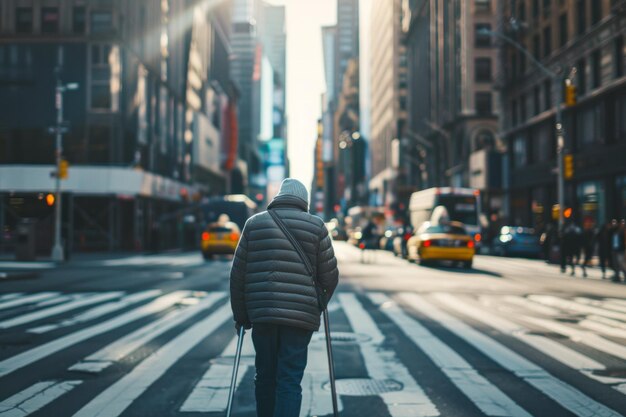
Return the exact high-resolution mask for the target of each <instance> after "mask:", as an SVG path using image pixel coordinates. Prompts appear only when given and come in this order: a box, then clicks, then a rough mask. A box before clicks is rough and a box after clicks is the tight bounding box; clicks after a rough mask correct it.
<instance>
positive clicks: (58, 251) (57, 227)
mask: <svg viewBox="0 0 626 417" xmlns="http://www.w3.org/2000/svg"><path fill="white" fill-rule="evenodd" d="M55 72H56V79H57V83H56V89H55V95H54V104H55V108H56V111H57V120H56V126H55V127H53V128H51V129H50V131H52V132H54V133H55V136H56V146H55V161H56V171H55V174H54V182H55V187H54V189H55V191H54V193H55V199H54V201H55V205H54V246H53V247H52V260H53V261H56V262H63V260H64V258H65V256H64V252H63V243H62V242H61V164H62V163H63V133H65V131H66V130H67V128H66V127H65V126H64V123H63V93H65V91H68V90H76V89H78V84H77V83H70V84H66V85H64V84H63V83H62V82H61V74H60V73H61V69H60V68H59V67H57V68H56V69H55Z"/></svg>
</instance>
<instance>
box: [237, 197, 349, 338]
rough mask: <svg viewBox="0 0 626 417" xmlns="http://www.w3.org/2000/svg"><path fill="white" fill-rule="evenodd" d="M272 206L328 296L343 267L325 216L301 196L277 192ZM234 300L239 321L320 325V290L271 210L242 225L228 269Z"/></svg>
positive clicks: (269, 207)
mask: <svg viewBox="0 0 626 417" xmlns="http://www.w3.org/2000/svg"><path fill="white" fill-rule="evenodd" d="M268 210H275V213H276V214H277V215H278V216H279V217H280V218H281V219H282V220H283V222H284V223H285V224H286V226H287V228H288V229H289V231H290V232H291V234H292V235H293V236H294V237H295V239H297V240H298V241H299V242H300V245H301V246H302V248H303V250H304V251H305V252H306V254H307V255H308V257H309V259H310V262H311V265H313V268H314V269H315V271H314V272H315V274H316V275H315V276H316V277H317V278H316V281H317V284H318V286H319V287H321V289H323V290H325V291H326V293H327V298H328V299H330V297H331V295H332V293H333V292H334V290H335V288H336V287H337V281H338V276H339V271H338V270H337V260H336V258H335V253H334V251H333V246H332V242H331V240H330V236H329V235H328V230H327V229H326V227H325V225H324V222H323V221H322V219H320V218H319V217H316V216H314V215H312V214H309V213H308V212H307V203H306V202H305V201H303V200H302V199H300V198H298V197H295V196H289V195H283V196H277V197H276V198H275V199H274V200H273V201H272V202H271V203H270V205H269V206H268ZM230 294H231V306H232V309H233V314H234V318H235V321H236V322H237V323H252V324H255V323H270V324H279V325H287V326H293V327H299V328H302V329H306V330H317V329H319V326H320V309H319V307H318V300H317V293H316V290H315V287H314V286H313V282H312V279H311V276H310V275H308V274H307V270H306V268H305V266H304V263H303V262H302V261H301V259H300V257H299V255H298V253H297V252H296V250H295V249H294V247H293V246H292V244H291V243H290V242H289V240H288V239H287V238H286V237H285V235H284V234H283V232H282V231H281V229H280V228H279V227H278V226H277V225H276V223H275V222H274V220H273V219H272V217H271V216H270V215H269V213H267V212H263V213H259V214H257V215H255V216H253V217H251V218H250V219H249V220H248V221H247V222H246V225H245V227H244V229H243V233H242V236H241V240H240V241H239V245H238V246H237V250H236V252H235V257H234V260H233V265H232V269H231V273H230Z"/></svg>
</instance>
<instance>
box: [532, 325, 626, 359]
mask: <svg viewBox="0 0 626 417" xmlns="http://www.w3.org/2000/svg"><path fill="white" fill-rule="evenodd" d="M522 319H523V320H525V321H527V322H530V323H533V324H536V325H538V326H541V327H543V328H545V329H548V330H551V331H553V332H556V333H559V334H562V335H564V336H567V337H569V338H570V339H572V340H573V341H574V342H577V343H582V344H584V345H587V346H590V347H592V348H594V349H596V350H599V351H601V352H605V353H608V354H609V355H613V356H615V357H617V358H620V359H625V360H626V347H624V345H623V344H622V343H615V342H613V341H611V340H608V339H605V338H603V337H602V336H598V335H597V334H595V333H592V332H589V331H586V330H578V329H574V328H572V327H569V326H565V325H563V324H560V323H556V322H553V321H549V320H544V319H540V318H537V317H522Z"/></svg>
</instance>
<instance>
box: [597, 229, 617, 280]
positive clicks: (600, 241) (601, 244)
mask: <svg viewBox="0 0 626 417" xmlns="http://www.w3.org/2000/svg"><path fill="white" fill-rule="evenodd" d="M611 227H612V226H611V222H607V223H606V224H604V225H602V227H601V228H600V229H599V230H598V233H597V234H596V244H597V246H598V258H599V261H600V269H601V270H602V279H605V278H606V268H607V266H608V267H609V268H612V265H613V264H612V262H611Z"/></svg>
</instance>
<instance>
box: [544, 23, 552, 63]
mask: <svg viewBox="0 0 626 417" xmlns="http://www.w3.org/2000/svg"><path fill="white" fill-rule="evenodd" d="M551 53H552V29H551V28H550V26H548V27H546V28H544V29H543V56H544V57H548V56H550V54H551Z"/></svg>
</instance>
